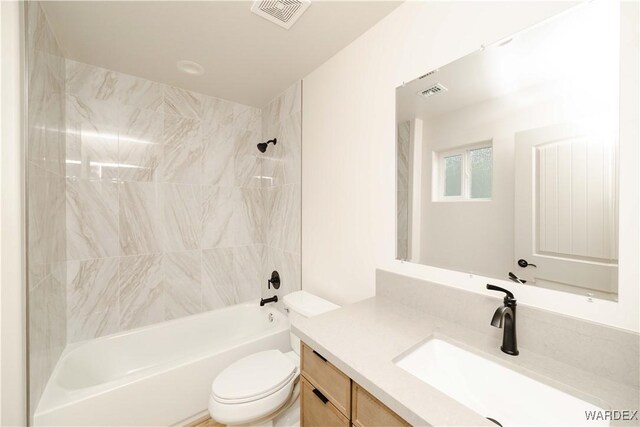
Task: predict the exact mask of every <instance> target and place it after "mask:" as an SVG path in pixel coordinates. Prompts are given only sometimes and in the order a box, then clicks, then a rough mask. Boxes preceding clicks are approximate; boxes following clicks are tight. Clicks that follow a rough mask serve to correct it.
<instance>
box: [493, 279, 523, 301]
mask: <svg viewBox="0 0 640 427" xmlns="http://www.w3.org/2000/svg"><path fill="white" fill-rule="evenodd" d="M487 289H489V290H490V291H499V292H504V293H505V294H507V296H506V297H505V299H507V298H508V299H512V300H515V299H516V298H515V297H514V296H513V294H512V293H511V292H510V291H508V290H506V289H504V288H501V287H500V286H496V285H492V284H490V283H487Z"/></svg>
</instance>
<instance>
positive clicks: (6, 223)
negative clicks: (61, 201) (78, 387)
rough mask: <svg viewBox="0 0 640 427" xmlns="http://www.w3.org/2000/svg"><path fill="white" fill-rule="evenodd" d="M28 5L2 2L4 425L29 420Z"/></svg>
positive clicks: (0, 390)
mask: <svg viewBox="0 0 640 427" xmlns="http://www.w3.org/2000/svg"><path fill="white" fill-rule="evenodd" d="M23 11H24V8H23V4H22V3H19V2H0V58H2V62H1V65H0V132H1V133H0V139H1V140H2V144H0V283H2V285H1V286H0V425H3V426H18V425H25V424H26V412H27V410H26V389H27V387H26V381H25V379H26V357H25V348H26V345H25V344H26V343H25V340H26V333H25V329H26V328H25V306H26V303H25V282H26V277H25V271H24V270H25V263H24V261H25V246H26V245H25V238H24V203H23V186H22V183H23V181H24V150H23V148H24V144H23V141H24V132H23V120H24V117H23V114H22V112H23V106H24V100H23V99H22V95H23V90H22V89H23V85H24V76H23V73H24V68H23V66H24V61H23V54H24V20H23V16H24V15H23Z"/></svg>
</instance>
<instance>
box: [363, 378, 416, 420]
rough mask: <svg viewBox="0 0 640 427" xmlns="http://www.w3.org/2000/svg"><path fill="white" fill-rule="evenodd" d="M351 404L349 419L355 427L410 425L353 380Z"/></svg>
mask: <svg viewBox="0 0 640 427" xmlns="http://www.w3.org/2000/svg"><path fill="white" fill-rule="evenodd" d="M352 405H353V411H352V413H351V421H352V422H353V425H354V426H356V427H376V426H380V427H396V426H410V425H411V424H409V423H407V422H406V421H405V420H403V419H402V418H400V417H399V416H398V415H397V414H396V413H395V412H393V411H392V410H391V409H389V408H387V407H386V406H385V405H384V404H383V403H382V402H380V401H379V400H378V399H376V398H375V397H373V396H372V395H370V394H369V393H368V392H367V391H366V390H365V389H363V388H362V387H360V386H359V385H358V384H356V383H355V382H354V383H353V396H352Z"/></svg>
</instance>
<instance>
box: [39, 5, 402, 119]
mask: <svg viewBox="0 0 640 427" xmlns="http://www.w3.org/2000/svg"><path fill="white" fill-rule="evenodd" d="M400 3H401V2H399V1H321V0H313V1H312V4H311V6H310V7H309V8H308V9H307V11H306V12H305V13H304V14H303V15H302V17H301V18H300V20H299V21H298V22H297V23H296V24H294V26H293V27H292V28H291V29H290V30H285V29H283V28H280V27H278V26H277V25H275V24H273V23H271V22H269V21H267V20H265V19H263V18H261V17H259V16H257V15H254V14H253V13H251V11H250V8H251V5H252V2H250V1H241V0H238V1H167V2H165V1H140V2H133V1H48V2H42V5H43V8H44V9H45V13H46V14H47V17H48V19H49V21H50V24H51V26H52V28H53V31H54V33H55V34H56V37H57V38H58V41H59V42H60V44H61V45H62V48H63V49H64V51H65V53H66V54H67V57H68V58H70V59H74V60H76V61H80V62H85V63H89V64H93V65H97V66H101V67H104V68H109V69H112V70H116V71H120V72H123V73H128V74H132V75H135V76H139V77H143V78H146V79H149V80H154V81H158V82H161V83H166V84H169V85H173V86H178V87H182V88H186V89H189V90H193V91H196V92H200V93H204V94H207V95H211V96H216V97H220V98H224V99H228V100H232V101H236V102H240V103H243V104H247V105H252V106H257V107H261V106H264V105H266V104H267V103H268V102H269V101H270V100H271V99H273V98H274V97H276V96H277V95H278V94H279V93H280V92H282V91H283V90H285V89H286V88H287V87H288V86H289V85H291V84H292V83H293V82H295V81H296V80H299V79H301V78H303V77H304V76H305V75H307V74H308V73H309V72H311V71H312V70H314V69H315V68H316V67H318V66H319V65H321V64H322V63H323V62H324V61H326V60H327V59H329V58H330V57H331V56H333V55H334V54H335V53H337V52H338V51H340V50H341V49H342V48H343V47H345V46H347V45H348V44H349V43H351V42H352V41H353V40H355V39H356V38H357V37H358V36H360V35H361V34H363V33H364V32H365V31H366V30H367V29H369V28H371V27H372V26H373V25H374V24H375V23H377V22H378V21H379V20H380V19H382V18H383V17H384V16H386V15H387V14H389V13H390V12H391V11H392V10H393V9H395V8H396V7H397V6H398V5H400ZM179 60H191V61H195V62H198V63H199V64H201V65H202V66H204V68H205V73H204V75H202V76H190V75H187V74H184V73H182V72H180V71H179V70H178V69H177V67H176V62H177V61H179Z"/></svg>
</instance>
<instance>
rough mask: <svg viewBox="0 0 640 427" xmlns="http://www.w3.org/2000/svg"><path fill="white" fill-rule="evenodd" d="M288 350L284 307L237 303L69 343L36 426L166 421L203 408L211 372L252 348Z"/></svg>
mask: <svg viewBox="0 0 640 427" xmlns="http://www.w3.org/2000/svg"><path fill="white" fill-rule="evenodd" d="M267 349H280V350H281V351H289V350H290V349H291V345H290V342H289V322H288V320H287V318H286V316H284V315H283V314H282V313H280V312H279V311H277V310H275V309H273V308H270V307H260V306H259V305H258V303H257V302H256V303H253V304H240V305H235V306H231V307H227V308H223V309H220V310H215V311H210V312H207V313H202V314H197V315H194V316H189V317H186V318H182V319H177V320H172V321H168V322H164V323H160V324H156V325H151V326H147V327H143V328H139V329H135V330H132V331H127V332H123V333H119V334H114V335H109V336H106V337H101V338H96V339H93V340H89V341H85V342H81V343H77V344H73V345H70V346H68V347H67V348H66V349H65V351H64V353H63V354H62V356H61V358H60V361H59V362H58V364H57V366H56V368H55V370H54V372H53V374H52V375H51V378H50V380H49V383H48V384H47V387H46V389H45V392H44V394H43V396H42V399H41V400H40V403H39V404H38V407H37V408H36V411H35V415H34V420H33V422H34V425H36V426H49V425H65V426H69V425H83V426H97V425H102V426H124V425H126V426H168V425H174V424H178V423H180V422H181V421H185V420H188V419H190V418H191V417H193V416H194V415H197V414H198V413H202V412H203V411H206V409H207V402H208V398H209V393H210V390H211V389H210V387H211V383H212V381H213V378H214V377H215V376H216V375H217V374H218V373H219V372H220V371H221V370H222V369H224V368H225V367H226V366H227V365H229V364H230V363H231V362H233V361H234V360H237V359H239V358H241V357H243V356H245V355H248V354H250V353H253V352H256V351H261V350H267Z"/></svg>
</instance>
